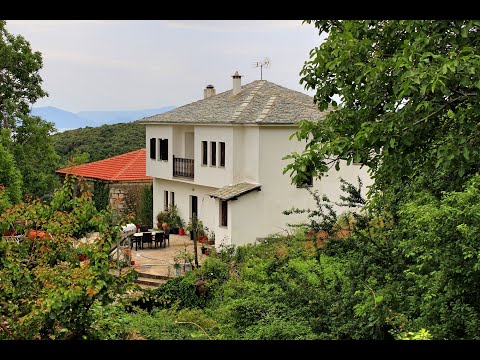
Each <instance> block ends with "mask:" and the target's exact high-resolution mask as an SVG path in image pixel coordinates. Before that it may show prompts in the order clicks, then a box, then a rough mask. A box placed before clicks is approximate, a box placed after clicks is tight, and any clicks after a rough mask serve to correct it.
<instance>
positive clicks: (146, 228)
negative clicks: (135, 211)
mask: <svg viewBox="0 0 480 360" xmlns="http://www.w3.org/2000/svg"><path fill="white" fill-rule="evenodd" d="M140 232H148V225H140Z"/></svg>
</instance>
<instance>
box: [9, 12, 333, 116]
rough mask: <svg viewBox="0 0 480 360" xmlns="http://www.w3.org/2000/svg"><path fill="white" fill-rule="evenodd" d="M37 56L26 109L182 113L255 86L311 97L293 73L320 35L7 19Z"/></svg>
mask: <svg viewBox="0 0 480 360" xmlns="http://www.w3.org/2000/svg"><path fill="white" fill-rule="evenodd" d="M6 28H7V31H8V32H9V33H11V34H14V35H22V36H23V37H24V38H25V39H26V40H27V41H28V42H29V43H30V45H31V47H32V49H33V50H34V51H39V52H41V53H42V57H43V68H42V69H41V71H40V75H41V76H42V78H43V89H44V90H46V91H47V92H48V94H49V96H48V97H45V98H42V99H40V100H38V101H37V102H36V103H35V104H34V105H33V106H35V107H39V106H55V107H58V108H61V109H63V110H67V111H72V112H79V111H102V110H104V111H112V110H140V109H152V108H160V107H163V106H170V105H173V106H177V107H178V106H182V105H185V104H188V103H191V102H193V101H197V100H200V99H202V98H203V89H204V88H205V87H206V86H207V85H209V84H211V85H213V86H214V87H215V89H216V92H217V94H218V93H220V92H223V91H227V90H230V89H231V88H232V77H231V76H232V75H233V74H234V73H235V71H238V72H239V74H240V75H242V85H244V84H247V83H250V82H252V81H254V80H259V79H260V67H255V64H256V63H259V62H260V63H262V62H265V61H266V59H268V60H269V61H270V66H269V67H266V68H265V67H264V68H263V69H262V73H263V79H264V80H268V81H271V82H274V83H276V84H278V85H281V86H285V87H287V88H290V89H293V90H297V91H300V92H303V93H306V94H308V95H311V96H313V91H311V90H309V91H307V90H305V89H304V87H303V85H300V75H299V73H300V71H301V69H302V67H303V64H304V62H305V61H307V60H308V59H309V53H310V50H312V49H313V48H315V47H316V46H318V45H319V44H320V43H321V41H322V39H323V36H320V35H319V33H318V30H317V29H316V28H315V27H314V26H313V25H309V24H302V21H301V20H7V25H6Z"/></svg>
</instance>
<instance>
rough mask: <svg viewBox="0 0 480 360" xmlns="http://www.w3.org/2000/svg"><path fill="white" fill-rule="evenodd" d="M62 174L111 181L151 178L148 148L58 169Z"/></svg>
mask: <svg viewBox="0 0 480 360" xmlns="http://www.w3.org/2000/svg"><path fill="white" fill-rule="evenodd" d="M56 172H57V173H60V174H71V175H76V176H81V177H86V178H91V179H101V180H109V181H139V180H151V179H152V177H151V176H147V175H146V173H147V168H146V150H145V149H140V150H135V151H131V152H128V153H126V154H122V155H117V156H114V157H111V158H108V159H104V160H99V161H94V162H91V163H87V164H81V165H77V166H71V167H67V168H64V169H59V170H56Z"/></svg>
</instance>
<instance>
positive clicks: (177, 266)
mask: <svg viewBox="0 0 480 360" xmlns="http://www.w3.org/2000/svg"><path fill="white" fill-rule="evenodd" d="M173 268H174V269H175V276H179V275H180V274H181V271H182V270H181V268H182V265H181V264H180V263H179V262H176V261H175V260H173Z"/></svg>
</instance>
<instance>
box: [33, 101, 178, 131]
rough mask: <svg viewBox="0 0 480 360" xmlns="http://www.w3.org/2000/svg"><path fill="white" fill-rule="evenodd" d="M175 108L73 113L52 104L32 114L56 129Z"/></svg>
mask: <svg viewBox="0 0 480 360" xmlns="http://www.w3.org/2000/svg"><path fill="white" fill-rule="evenodd" d="M172 109H175V106H165V107H161V108H158V109H143V110H125V111H80V112H78V113H73V112H70V111H66V110H62V109H59V108H56V107H53V106H43V107H34V108H32V114H33V115H36V116H40V117H42V118H43V119H45V120H47V121H51V122H53V123H54V124H55V127H56V128H57V130H58V131H64V130H70V129H78V128H83V127H86V126H88V127H97V126H100V125H105V124H117V123H126V122H132V121H135V120H140V119H142V118H144V117H146V116H152V115H156V114H161V113H164V112H167V111H170V110H172Z"/></svg>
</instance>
